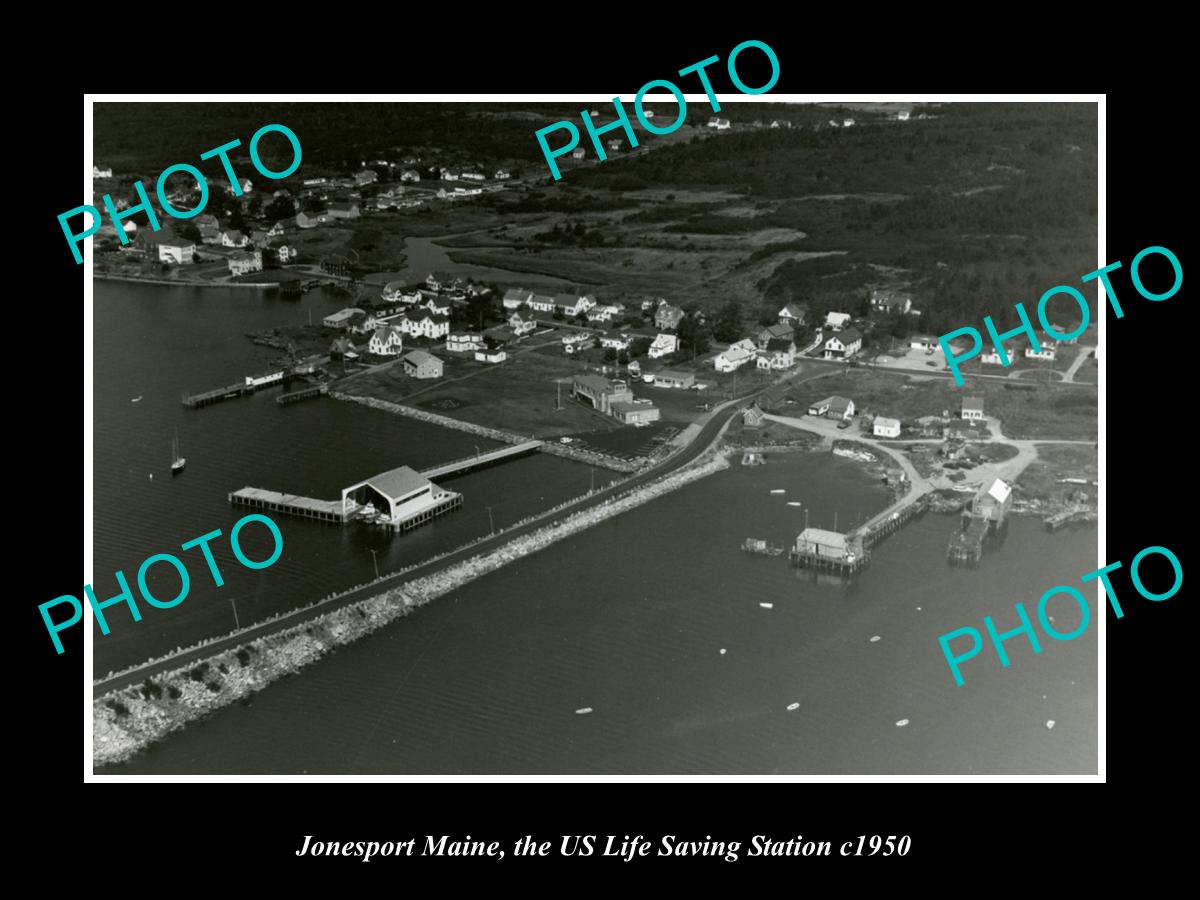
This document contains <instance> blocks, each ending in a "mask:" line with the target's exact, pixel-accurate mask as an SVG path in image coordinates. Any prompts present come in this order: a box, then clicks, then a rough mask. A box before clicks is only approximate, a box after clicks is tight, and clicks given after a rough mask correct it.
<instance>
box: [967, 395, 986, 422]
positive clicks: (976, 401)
mask: <svg viewBox="0 0 1200 900" xmlns="http://www.w3.org/2000/svg"><path fill="white" fill-rule="evenodd" d="M962 417H963V418H964V419H966V420H967V421H968V422H982V421H983V398H982V397H963V399H962Z"/></svg>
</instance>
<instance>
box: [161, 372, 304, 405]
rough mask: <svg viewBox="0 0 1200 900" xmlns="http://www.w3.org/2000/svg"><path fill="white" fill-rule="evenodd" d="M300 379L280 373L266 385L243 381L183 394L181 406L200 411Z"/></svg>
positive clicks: (295, 375) (294, 374) (289, 373)
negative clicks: (215, 404) (203, 408)
mask: <svg viewBox="0 0 1200 900" xmlns="http://www.w3.org/2000/svg"><path fill="white" fill-rule="evenodd" d="M276 371H278V370H276ZM300 377H301V376H300V375H298V374H297V373H295V372H287V371H285V372H283V373H282V375H281V377H279V378H277V379H275V380H273V381H270V382H268V383H259V384H255V383H250V382H247V381H245V380H243V381H240V382H238V383H237V384H230V385H226V386H225V387H219V388H213V390H211V391H202V392H200V393H199V394H184V395H183V405H184V406H186V407H188V408H189V409H200V408H202V407H205V406H211V405H212V404H214V403H220V402H221V401H222V400H232V399H233V398H235V397H243V396H245V395H246V394H253V393H254V392H255V391H261V390H263V389H264V388H269V387H276V386H278V385H284V384H287V383H288V382H290V381H293V380H295V379H297V378H300Z"/></svg>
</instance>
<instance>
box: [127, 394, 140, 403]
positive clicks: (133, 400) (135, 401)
mask: <svg viewBox="0 0 1200 900" xmlns="http://www.w3.org/2000/svg"><path fill="white" fill-rule="evenodd" d="M141 401H142V395H141V394H138V395H137V396H136V397H134V398H133V399H132V400H130V401H129V402H130V403H140V402H141Z"/></svg>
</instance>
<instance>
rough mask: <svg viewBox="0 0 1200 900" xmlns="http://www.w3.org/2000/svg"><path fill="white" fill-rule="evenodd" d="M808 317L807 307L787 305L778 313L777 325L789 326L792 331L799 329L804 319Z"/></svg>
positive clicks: (794, 304)
mask: <svg viewBox="0 0 1200 900" xmlns="http://www.w3.org/2000/svg"><path fill="white" fill-rule="evenodd" d="M807 316H808V307H807V306H804V305H802V304H799V303H789V304H788V305H787V306H785V307H784V308H783V309H781V310H780V311H779V323H780V324H781V325H784V324H786V325H791V326H792V328H793V329H795V328H799V327H800V326H801V325H803V324H804V319H805V318H806V317H807Z"/></svg>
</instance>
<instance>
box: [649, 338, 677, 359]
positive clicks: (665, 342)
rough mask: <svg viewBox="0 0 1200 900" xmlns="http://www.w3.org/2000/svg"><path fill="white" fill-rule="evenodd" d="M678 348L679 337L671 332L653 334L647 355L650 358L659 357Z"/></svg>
mask: <svg viewBox="0 0 1200 900" xmlns="http://www.w3.org/2000/svg"><path fill="white" fill-rule="evenodd" d="M678 349H679V338H677V337H676V336H675V335H673V334H659V335H655V337H654V343H652V344H651V345H650V350H649V351H648V352H647V355H648V356H649V357H650V358H651V359H659V358H661V357H663V356H670V355H671V354H672V353H674V352H675V351H676V350H678Z"/></svg>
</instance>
